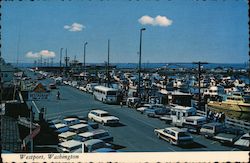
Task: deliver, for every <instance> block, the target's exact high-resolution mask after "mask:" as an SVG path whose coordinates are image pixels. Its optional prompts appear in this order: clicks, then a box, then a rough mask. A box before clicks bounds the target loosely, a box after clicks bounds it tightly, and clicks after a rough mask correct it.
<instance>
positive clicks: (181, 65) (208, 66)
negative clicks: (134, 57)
mask: <svg viewBox="0 0 250 163" xmlns="http://www.w3.org/2000/svg"><path fill="white" fill-rule="evenodd" d="M11 64H12V65H13V66H16V63H11ZM88 65H89V64H88ZM90 65H103V66H104V63H90ZM111 65H115V66H117V68H131V69H132V68H138V63H111ZM33 66H34V64H33V63H19V64H18V66H17V67H33ZM53 66H59V63H54V64H53ZM162 67H167V68H196V67H197V65H196V64H192V63H142V68H162ZM203 67H204V68H205V69H213V68H217V67H221V68H234V69H248V64H246V63H231V64H229V63H209V64H204V65H203Z"/></svg>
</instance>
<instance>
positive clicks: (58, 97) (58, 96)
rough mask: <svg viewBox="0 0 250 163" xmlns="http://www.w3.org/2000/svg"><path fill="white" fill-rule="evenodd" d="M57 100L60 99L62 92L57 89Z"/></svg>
mask: <svg viewBox="0 0 250 163" xmlns="http://www.w3.org/2000/svg"><path fill="white" fill-rule="evenodd" d="M56 96H57V100H60V92H59V91H57V95H56Z"/></svg>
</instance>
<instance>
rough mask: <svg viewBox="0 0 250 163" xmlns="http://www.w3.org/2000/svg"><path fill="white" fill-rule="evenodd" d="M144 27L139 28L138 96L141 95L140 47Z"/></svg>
mask: <svg viewBox="0 0 250 163" xmlns="http://www.w3.org/2000/svg"><path fill="white" fill-rule="evenodd" d="M145 30H146V28H141V29H140V48H139V72H138V78H139V79H138V96H139V97H141V47H142V31H145Z"/></svg>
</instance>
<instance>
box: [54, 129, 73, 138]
mask: <svg viewBox="0 0 250 163" xmlns="http://www.w3.org/2000/svg"><path fill="white" fill-rule="evenodd" d="M73 135H76V133H75V132H71V131H67V132H63V133H61V134H59V135H58V137H64V138H66V137H69V136H73Z"/></svg>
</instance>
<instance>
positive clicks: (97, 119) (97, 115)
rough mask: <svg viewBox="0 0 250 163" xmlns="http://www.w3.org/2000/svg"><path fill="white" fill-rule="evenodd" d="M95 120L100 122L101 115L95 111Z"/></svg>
mask: <svg viewBox="0 0 250 163" xmlns="http://www.w3.org/2000/svg"><path fill="white" fill-rule="evenodd" d="M96 121H97V122H102V117H101V114H100V113H96Z"/></svg>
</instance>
